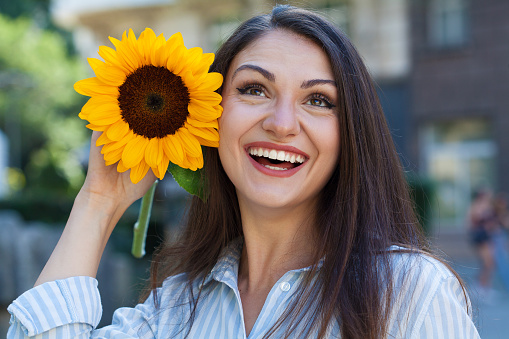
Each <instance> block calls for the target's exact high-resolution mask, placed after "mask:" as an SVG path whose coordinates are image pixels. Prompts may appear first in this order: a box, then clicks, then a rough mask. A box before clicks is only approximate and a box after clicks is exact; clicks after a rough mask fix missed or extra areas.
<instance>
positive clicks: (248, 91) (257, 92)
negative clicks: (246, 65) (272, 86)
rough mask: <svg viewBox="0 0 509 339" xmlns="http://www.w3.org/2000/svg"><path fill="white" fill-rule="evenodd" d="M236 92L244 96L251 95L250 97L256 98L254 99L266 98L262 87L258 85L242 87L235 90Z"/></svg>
mask: <svg viewBox="0 0 509 339" xmlns="http://www.w3.org/2000/svg"><path fill="white" fill-rule="evenodd" d="M237 90H238V91H239V93H240V94H244V95H252V96H256V97H264V96H266V95H265V93H264V91H263V87H261V86H260V85H257V84H252V85H246V86H244V87H241V88H237Z"/></svg>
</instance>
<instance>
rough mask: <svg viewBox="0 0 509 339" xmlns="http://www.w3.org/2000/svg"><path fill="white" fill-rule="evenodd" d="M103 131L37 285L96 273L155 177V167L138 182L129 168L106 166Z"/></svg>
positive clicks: (91, 153)
mask: <svg viewBox="0 0 509 339" xmlns="http://www.w3.org/2000/svg"><path fill="white" fill-rule="evenodd" d="M99 135H100V133H99V132H94V133H93V135H92V144H91V146H90V157H89V166H88V172H87V178H86V179H85V183H84V184H83V187H82V188H81V190H80V192H79V193H78V196H77V197H76V199H75V200H74V205H73V208H72V210H71V214H70V215H69V219H68V221H67V224H66V226H65V229H64V231H63V233H62V236H61V237H60V240H59V241H58V244H57V246H56V247H55V249H54V250H53V253H52V254H51V257H50V258H49V260H48V262H47V263H46V266H45V267H44V269H43V271H42V272H41V274H40V275H39V278H38V279H37V282H36V283H35V285H36V286H37V285H40V284H42V283H44V282H47V281H53V280H57V279H64V278H69V277H74V276H91V277H95V276H96V274H97V269H98V267H99V262H100V261H101V257H102V254H103V252H104V247H105V246H106V243H107V242H108V239H109V237H110V235H111V232H112V231H113V229H114V228H115V225H116V224H117V222H118V220H119V219H120V217H121V216H122V214H124V212H125V210H126V209H127V207H129V206H130V205H131V204H132V203H133V202H134V201H136V200H137V199H139V198H141V197H142V196H143V195H144V194H145V193H146V192H147V190H148V189H149V188H150V186H151V185H152V184H153V182H154V181H155V176H154V174H153V173H152V171H149V173H147V175H146V176H145V177H144V178H143V179H142V180H141V181H140V182H139V183H137V184H133V183H132V182H131V179H130V178H129V171H127V172H124V173H118V172H117V167H116V165H111V166H106V165H105V164H104V159H103V156H102V155H101V152H100V147H96V146H95V144H96V140H97V138H98V137H99Z"/></svg>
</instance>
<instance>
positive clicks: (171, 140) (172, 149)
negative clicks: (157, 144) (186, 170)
mask: <svg viewBox="0 0 509 339" xmlns="http://www.w3.org/2000/svg"><path fill="white" fill-rule="evenodd" d="M161 141H162V144H163V150H164V153H165V154H166V156H167V157H168V158H169V159H170V161H171V162H172V163H174V164H175V165H179V166H180V164H182V161H183V160H184V150H183V149H182V143H181V142H180V138H178V137H177V136H175V135H168V136H166V137H164V138H163V139H161Z"/></svg>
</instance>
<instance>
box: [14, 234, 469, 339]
mask: <svg viewBox="0 0 509 339" xmlns="http://www.w3.org/2000/svg"><path fill="white" fill-rule="evenodd" d="M394 249H396V248H391V250H394ZM241 250H242V241H236V242H233V243H232V244H231V245H230V246H229V247H228V249H227V250H226V251H225V252H224V253H223V255H222V256H221V258H220V260H219V261H218V263H217V264H216V266H215V267H214V269H213V270H212V271H211V273H210V274H209V275H208V276H207V277H206V279H205V281H204V283H203V286H202V288H203V292H202V297H201V299H200V303H199V304H198V307H197V310H196V316H195V320H194V323H193V326H192V328H191V329H190V331H188V330H189V329H188V328H187V327H186V321H187V319H188V317H189V314H190V307H189V304H188V300H189V299H188V294H187V293H188V292H187V291H186V289H185V288H184V286H185V281H186V277H185V275H177V276H174V277H170V278H168V279H166V281H165V282H164V284H163V286H162V287H161V288H159V289H158V302H159V305H161V308H160V309H156V308H155V306H154V304H153V298H152V296H150V297H149V298H148V299H147V300H146V302H145V303H143V304H139V305H137V306H136V307H134V308H127V307H125V308H120V309H118V310H117V311H116V312H115V314H114V316H113V322H112V324H111V325H109V326H106V327H104V328H101V329H96V326H97V324H98V323H99V320H100V318H101V314H102V308H101V302H100V295H99V291H98V289H97V281H96V280H95V279H93V278H90V277H73V278H68V279H64V280H57V281H53V282H48V283H45V284H42V285H40V286H37V287H35V288H33V289H31V290H29V291H27V292H25V293H24V294H23V295H21V296H20V297H19V298H18V299H16V300H15V301H14V302H13V303H12V304H11V305H10V306H9V308H8V311H9V312H10V313H11V315H12V316H11V327H10V328H9V332H8V334H7V338H8V339H18V338H27V337H30V338H58V339H62V338H147V339H148V338H246V333H245V328H244V320H243V313H242V306H241V305H242V304H241V299H240V294H239V291H238V288H237V272H238V263H239V259H240V253H241ZM392 257H393V262H392V264H393V265H394V266H393V267H394V273H395V282H396V284H395V287H394V298H395V304H394V307H393V308H392V313H391V315H390V319H389V326H388V329H389V335H388V338H426V339H428V338H433V339H440V338H444V339H445V338H447V339H451V338H458V339H460V338H461V339H470V338H479V334H478V333H477V330H476V328H475V326H474V323H473V322H472V319H471V307H470V306H469V307H468V312H467V305H469V300H468V299H465V296H464V295H463V291H462V289H461V286H460V285H459V283H458V281H457V280H456V278H455V277H454V275H453V274H452V273H451V272H450V271H449V270H448V269H447V268H446V267H445V266H444V265H443V264H441V263H440V262H439V261H437V260H434V259H432V258H429V257H427V256H425V255H420V254H404V253H397V252H394V255H393V256H392ZM306 270H307V269H300V270H293V271H289V272H287V273H286V274H285V275H284V276H283V277H281V279H280V280H279V281H278V282H277V283H276V284H275V285H274V287H273V288H272V290H271V291H270V293H269V295H268V296H267V300H266V301H265V305H264V306H263V309H262V311H261V312H260V314H259V316H258V319H257V321H256V323H255V325H254V326H253V328H252V330H251V333H250V334H249V337H247V338H249V339H253V338H262V337H263V335H264V334H265V333H266V332H267V331H268V330H269V329H270V328H271V327H272V326H273V325H274V324H275V323H276V322H277V320H278V319H279V317H280V316H281V315H282V313H283V312H284V310H285V309H286V308H287V307H288V306H289V304H290V302H291V301H292V300H293V298H294V296H295V295H296V291H297V290H298V288H299V284H300V283H301V281H302V279H303V277H304V272H305V271H306ZM199 287H200V286H198V284H196V286H193V288H195V289H196V290H195V291H194V292H195V295H196V292H197V291H198V289H199ZM338 332H339V329H338V328H337V326H336V327H334V328H331V330H330V334H331V337H337V333H338ZM334 334H335V335H334Z"/></svg>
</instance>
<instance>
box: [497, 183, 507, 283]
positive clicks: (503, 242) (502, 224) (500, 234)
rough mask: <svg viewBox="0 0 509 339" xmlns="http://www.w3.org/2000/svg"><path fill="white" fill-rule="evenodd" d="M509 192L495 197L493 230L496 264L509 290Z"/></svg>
mask: <svg viewBox="0 0 509 339" xmlns="http://www.w3.org/2000/svg"><path fill="white" fill-rule="evenodd" d="M507 205H508V203H507V194H506V193H505V192H500V193H498V194H497V195H496V196H495V197H494V199H493V210H494V212H495V217H496V225H495V229H494V230H493V251H494V258H495V264H496V266H497V271H498V274H499V276H500V279H501V281H502V283H503V285H504V287H505V289H506V291H508V292H509V253H508V248H507V232H508V231H509V209H508V206H507Z"/></svg>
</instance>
